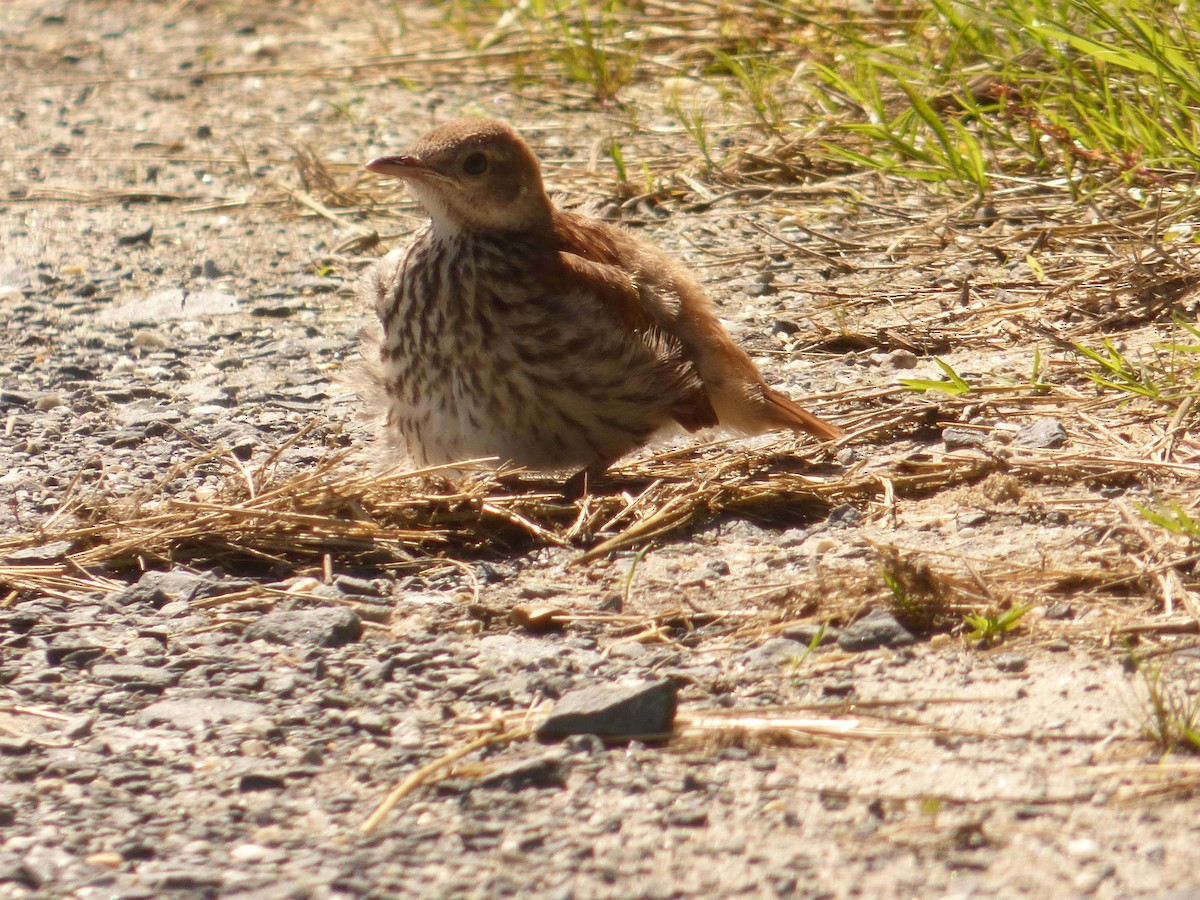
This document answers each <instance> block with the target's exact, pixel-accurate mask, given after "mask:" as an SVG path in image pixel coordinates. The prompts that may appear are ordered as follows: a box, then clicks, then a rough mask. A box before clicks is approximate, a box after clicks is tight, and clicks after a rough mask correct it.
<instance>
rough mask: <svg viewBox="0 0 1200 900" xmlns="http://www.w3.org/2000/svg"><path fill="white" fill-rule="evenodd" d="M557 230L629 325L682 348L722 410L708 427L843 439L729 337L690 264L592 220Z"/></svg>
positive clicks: (565, 259)
mask: <svg viewBox="0 0 1200 900" xmlns="http://www.w3.org/2000/svg"><path fill="white" fill-rule="evenodd" d="M554 231H555V238H556V239H557V245H558V249H559V256H560V258H561V260H562V263H563V265H564V266H565V267H566V268H567V269H568V270H569V271H573V272H575V273H577V274H579V275H580V276H582V277H586V278H588V279H589V280H590V281H591V282H592V283H593V284H595V285H598V286H602V287H601V288H600V289H599V291H598V293H600V294H601V296H602V297H603V299H604V300H605V302H606V303H607V305H608V307H609V308H610V309H611V310H613V312H614V313H615V314H616V315H617V316H618V317H620V319H621V320H622V321H623V322H625V323H626V324H627V325H629V327H630V328H632V329H634V330H637V331H641V332H644V333H654V334H658V335H660V336H661V338H660V339H661V340H664V341H666V342H668V343H670V344H671V345H672V346H675V347H677V348H678V350H679V353H680V356H681V358H682V359H683V360H684V362H685V364H686V365H687V367H688V368H689V369H690V370H691V371H694V372H695V373H696V374H697V375H698V376H699V379H700V382H701V383H702V384H703V386H704V387H703V391H704V393H705V395H706V398H707V402H708V404H709V405H710V407H711V408H712V409H714V410H715V413H714V416H713V421H712V422H709V423H707V424H711V425H715V424H717V423H718V420H719V422H720V424H721V425H725V426H728V427H730V428H733V429H736V430H740V431H746V432H749V433H752V434H753V433H757V432H760V431H766V430H770V429H775V428H790V429H792V430H793V431H804V432H807V433H808V434H812V435H814V436H816V437H818V438H821V439H823V440H834V439H837V438H840V437H842V431H841V429H840V428H838V427H837V426H836V425H833V424H831V423H829V422H826V421H824V420H823V419H821V418H819V417H817V416H815V415H813V414H812V413H810V412H809V411H808V410H806V409H804V408H803V407H802V406H800V405H799V404H798V403H796V402H795V401H794V400H792V399H791V398H789V397H787V396H785V395H784V394H781V393H779V392H778V391H776V390H775V389H774V388H772V387H770V386H769V385H767V383H766V382H765V381H763V377H762V374H761V373H760V372H759V371H758V367H757V366H755V365H754V362H753V361H752V360H751V359H750V357H749V356H748V355H747V354H746V351H744V350H743V349H742V348H741V347H739V346H738V345H737V344H736V343H734V341H733V340H732V339H731V338H730V337H729V334H728V332H726V330H725V327H724V326H723V325H722V324H721V322H720V320H719V319H718V318H717V313H716V308H715V306H714V305H713V302H712V300H711V299H710V298H709V296H708V294H707V293H705V291H704V288H703V287H701V286H700V284H699V283H698V282H697V281H696V280H695V279H694V278H692V276H691V275H690V274H689V273H688V271H687V270H686V269H685V268H684V267H683V266H681V265H679V264H678V263H677V262H675V261H674V260H672V259H670V258H669V257H668V256H666V255H665V254H663V253H661V252H660V251H658V249H657V248H655V247H652V246H650V245H647V244H645V243H644V242H642V241H639V240H637V239H636V238H634V237H633V236H632V235H629V234H626V233H625V232H623V231H621V230H620V229H617V228H614V227H613V226H611V225H608V224H606V223H604V222H601V221H599V220H596V219H590V218H587V217H585V216H578V215H574V214H572V213H562V212H557V211H556V213H555V218H554ZM680 422H681V424H685V426H686V423H683V422H682V420H680ZM686 427H691V426H686ZM701 427H703V426H701Z"/></svg>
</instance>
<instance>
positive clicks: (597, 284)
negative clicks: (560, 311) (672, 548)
mask: <svg viewBox="0 0 1200 900" xmlns="http://www.w3.org/2000/svg"><path fill="white" fill-rule="evenodd" d="M558 261H559V263H560V265H561V266H562V271H563V276H564V279H568V280H569V281H570V282H571V283H574V284H578V283H580V282H583V283H585V284H587V285H588V287H589V289H590V290H591V291H592V292H593V293H594V294H595V295H596V296H598V297H599V298H600V299H601V300H602V301H603V302H604V304H605V306H606V307H607V308H608V309H610V310H612V312H613V314H614V315H615V316H616V317H617V318H618V319H619V320H620V321H621V322H622V324H624V325H625V326H626V327H627V328H628V329H629V334H630V337H631V338H632V339H634V340H641V341H643V342H645V343H646V345H647V346H649V347H650V348H651V349H652V350H653V351H654V352H655V353H656V354H657V355H658V356H659V357H660V358H661V359H662V360H663V362H664V363H665V364H666V366H667V368H668V369H669V370H673V371H671V373H670V374H669V375H668V376H667V377H678V378H679V379H680V380H681V381H682V382H684V384H688V383H689V382H690V383H691V384H690V385H689V390H688V391H687V394H686V397H685V399H684V400H683V402H682V403H680V404H679V405H677V406H676V407H674V408H673V409H672V410H671V417H672V418H673V419H674V420H675V421H676V422H678V423H679V424H680V425H682V426H683V427H684V428H686V429H687V430H688V431H698V430H699V429H701V428H712V427H713V426H715V425H717V424H718V418H717V413H716V410H714V409H713V406H712V402H711V401H710V400H709V398H708V392H707V391H706V390H705V388H704V382H703V380H702V379H701V378H700V375H699V373H698V372H696V370H695V367H694V366H693V365H692V364H691V361H690V360H689V359H688V357H687V355H686V354H685V353H684V348H683V346H682V345H681V344H680V342H679V340H678V339H677V338H676V337H674V336H673V335H671V334H670V333H669V332H667V331H664V330H663V329H662V328H660V327H659V326H658V325H657V323H655V322H654V321H653V320H652V318H651V317H650V316H649V315H647V314H646V310H645V306H644V305H643V303H642V301H641V297H640V294H641V292H640V290H639V288H638V286H637V284H636V283H635V282H634V280H633V279H632V278H631V277H630V276H629V275H628V274H627V273H626V272H625V271H624V270H622V269H620V268H618V267H617V266H614V265H609V264H606V263H603V262H598V261H596V260H592V259H585V258H584V257H582V256H578V255H576V254H574V253H568V252H565V251H560V252H559V254H558Z"/></svg>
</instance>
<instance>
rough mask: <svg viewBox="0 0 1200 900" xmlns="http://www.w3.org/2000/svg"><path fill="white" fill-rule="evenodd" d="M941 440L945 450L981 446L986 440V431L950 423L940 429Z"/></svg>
mask: <svg viewBox="0 0 1200 900" xmlns="http://www.w3.org/2000/svg"><path fill="white" fill-rule="evenodd" d="M942 441H943V442H944V443H945V445H946V449H947V450H966V449H968V448H970V447H982V446H983V445H984V444H986V443H987V442H988V434H987V432H986V431H976V430H975V429H974V428H958V427H955V426H953V425H950V426H948V427H946V428H944V429H943V430H942Z"/></svg>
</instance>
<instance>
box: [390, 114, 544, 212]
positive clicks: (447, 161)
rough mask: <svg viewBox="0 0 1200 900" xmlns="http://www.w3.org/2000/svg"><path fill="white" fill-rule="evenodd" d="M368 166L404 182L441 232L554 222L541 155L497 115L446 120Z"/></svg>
mask: <svg viewBox="0 0 1200 900" xmlns="http://www.w3.org/2000/svg"><path fill="white" fill-rule="evenodd" d="M367 169H369V170H370V171H372V172H376V173H378V174H380V175H391V176H393V177H395V178H399V179H402V180H403V181H404V182H405V183H407V184H408V189H409V190H410V191H411V192H412V194H413V196H414V197H416V199H417V201H418V202H419V203H420V204H421V205H422V206H423V207H425V209H426V211H427V212H428V213H429V215H430V216H431V217H432V218H433V227H434V231H435V232H436V233H440V234H455V233H458V232H463V231H517V232H529V231H538V230H542V229H546V228H549V227H550V219H551V209H552V207H551V205H550V199H549V198H548V197H547V196H546V190H545V188H544V187H543V186H542V172H541V167H540V166H539V165H538V161H537V157H536V156H534V155H533V151H532V150H530V149H529V145H528V144H526V143H525V142H524V141H523V140H521V138H520V137H519V136H518V135H517V133H516V132H515V131H513V130H512V129H511V128H509V127H508V126H507V125H505V124H504V123H503V122H499V121H496V120H495V119H456V120H454V121H452V122H446V123H445V124H443V125H439V126H438V127H437V128H434V129H433V130H432V131H430V132H429V133H428V134H426V135H425V136H424V137H422V138H421V139H420V140H418V141H417V142H416V143H415V144H413V145H412V147H411V148H409V150H408V152H407V153H403V154H401V155H399V156H381V157H380V158H379V159H374V160H372V161H371V162H369V163H367Z"/></svg>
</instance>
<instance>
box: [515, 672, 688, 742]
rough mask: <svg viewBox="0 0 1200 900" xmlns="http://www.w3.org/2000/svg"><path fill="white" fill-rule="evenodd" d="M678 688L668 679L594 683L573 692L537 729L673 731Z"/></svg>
mask: <svg viewBox="0 0 1200 900" xmlns="http://www.w3.org/2000/svg"><path fill="white" fill-rule="evenodd" d="M677 692H678V689H677V688H676V686H675V682H673V681H671V680H670V679H669V678H663V679H661V680H659V681H651V682H643V683H641V684H634V685H595V686H592V687H586V688H581V689H580V690H577V691H572V692H570V693H569V694H567V695H566V696H564V697H563V698H562V699H561V700H559V701H558V703H556V704H555V705H554V710H553V711H552V712H551V713H550V715H549V716H547V717H546V719H545V720H544V721H543V722H542V724H541V725H539V726H538V728H537V734H538V737H540V738H543V739H545V738H556V737H565V736H567V735H570V734H594V735H598V736H602V737H653V736H656V735H665V734H667V733H669V732H670V731H671V727H672V723H673V722H674V720H675V708H676V704H677V702H678V701H677V697H676V695H677Z"/></svg>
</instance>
